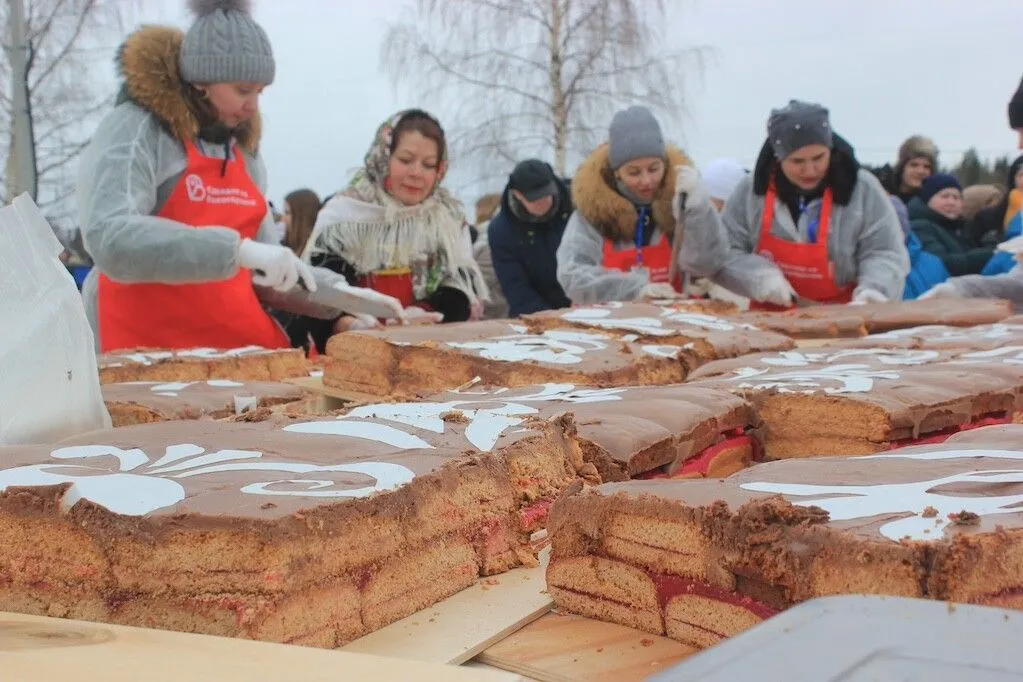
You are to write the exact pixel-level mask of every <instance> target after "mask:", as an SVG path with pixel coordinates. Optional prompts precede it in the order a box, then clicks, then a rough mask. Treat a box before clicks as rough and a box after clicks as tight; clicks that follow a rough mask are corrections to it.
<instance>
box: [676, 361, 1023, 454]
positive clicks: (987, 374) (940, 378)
mask: <svg viewBox="0 0 1023 682" xmlns="http://www.w3.org/2000/svg"><path fill="white" fill-rule="evenodd" d="M999 353H1001V354H1002V355H997V354H999ZM988 355H990V357H988ZM1021 362H1023V352H1021V354H1020V357H1017V355H1016V354H1015V353H1014V351H1012V350H1006V349H997V350H995V351H982V352H980V353H979V354H968V355H958V356H956V355H949V354H945V353H941V352H939V351H927V350H920V351H916V350H914V351H903V350H892V349H845V350H841V351H831V350H829V349H814V350H813V352H809V351H807V352H798V351H797V352H791V353H783V354H778V355H775V356H762V355H757V356H748V357H744V358H738V359H736V360H729V361H718V362H714V363H710V364H708V365H705V366H704V367H702V368H700V369H699V370H697V374H698V375H700V376H704V377H706V378H703V379H699V378H698V379H697V380H696V381H694V382H693V383H694V384H696V385H700V386H711V387H714V388H724V389H727V390H731V391H732V392H734V393H736V394H738V395H742V396H744V397H746V398H748V399H750V400H752V401H753V402H754V403H755V404H756V403H758V402H759V401H761V400H763V399H764V398H766V397H769V396H775V395H801V396H816V397H820V398H822V399H828V400H835V399H842V400H853V401H858V402H865V403H869V404H872V405H876V406H877V407H879V408H880V409H882V410H884V411H885V412H886V413H887V414H888V419H889V421H890V423H891V427H892V428H893V430H894V429H900V430H905V431H907V432H908V433H909V434H910V435H911V436H912V437H918V436H919V434H920V425H921V424H922V423H923V421H924V419H926V418H927V417H928V416H929V415H931V414H932V413H934V411H935V410H942V411H946V412H954V413H956V414H957V415H958V417H959V422H958V423H966V422H968V421H970V420H971V419H972V418H973V417H974V416H975V412H976V409H975V406H976V405H975V404H976V403H977V400H978V398H979V397H981V396H983V397H984V404H985V405H986V406H987V407H986V409H987V410H994V411H1002V410H1004V411H1018V410H1019V409H1020V408H1021V407H1023V374H1021V373H1020V371H1019V367H1020V363H1021ZM708 375H709V376H708ZM992 396H997V397H992Z"/></svg>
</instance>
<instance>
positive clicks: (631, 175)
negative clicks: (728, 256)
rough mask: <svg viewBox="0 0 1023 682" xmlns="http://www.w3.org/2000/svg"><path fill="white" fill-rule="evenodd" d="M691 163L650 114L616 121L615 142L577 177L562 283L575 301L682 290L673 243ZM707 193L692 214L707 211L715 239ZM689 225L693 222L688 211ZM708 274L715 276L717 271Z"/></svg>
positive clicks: (640, 111)
mask: <svg viewBox="0 0 1023 682" xmlns="http://www.w3.org/2000/svg"><path fill="white" fill-rule="evenodd" d="M688 165H689V161H688V160H687V159H686V157H685V156H684V155H683V153H682V152H681V151H680V150H679V149H677V148H675V147H673V146H671V145H666V144H665V143H664V139H663V137H662V135H661V129H660V125H659V124H658V123H657V119H655V118H654V116H653V114H652V113H650V110H649V109H647V108H645V107H640V106H635V107H631V108H629V109H626V110H624V111H620V112H618V113H617V114H616V115H615V116H614V119H613V120H612V122H611V127H610V129H609V131H608V143H607V144H605V145H602V146H600V147H598V148H597V149H596V151H594V152H593V153H592V154H590V156H589V157H588V158H587V159H586V160H585V161H584V162H583V163H582V165H581V166H580V168H579V171H578V172H577V173H576V176H575V177H574V178H573V179H572V198H573V200H574V202H575V209H576V210H575V213H573V215H572V218H571V219H570V220H569V223H568V225H567V227H566V228H565V233H564V236H563V237H562V240H561V245H560V247H559V248H558V280H559V282H560V283H561V285H562V287H563V288H564V290H565V293H566V294H567V295H568V296H569V298H571V299H572V302H573V303H577V304H586V303H601V302H606V301H630V300H633V299H637V298H644V297H652V298H660V297H671V296H675V295H676V294H677V293H679V292H681V291H682V278H681V273H680V271H679V267H678V249H673V240H674V238H675V236H676V235H678V237H679V238H681V229H680V226H679V224H678V219H677V215H676V208H677V202H678V197H677V191H676V190H677V188H676V185H677V184H678V183H677V180H678V178H677V175H678V174H679V169H680V168H684V167H686V166H688ZM690 189H692V188H690ZM702 194H703V195H704V196H703V197H702V198H701V199H698V200H694V201H691V202H690V203H691V204H692V206H691V208H695V209H697V210H699V211H702V212H703V213H702V218H703V219H704V220H707V221H710V223H711V224H712V228H713V229H712V232H713V233H714V234H715V235H716V234H717V233H719V232H720V226H719V225H718V223H717V217H716V215H715V214H714V209H713V206H712V205H711V204H710V201H709V199H708V198H707V197H706V196H705V195H706V193H705V192H703V193H702ZM692 198H694V199H695V195H694V197H692ZM686 222H687V224H691V221H690V217H689V214H688V213H687V215H686ZM675 246H680V244H677V245H675ZM705 269H706V270H707V271H708V274H709V273H713V272H715V271H716V270H717V269H718V268H717V267H716V264H714V265H712V266H711V267H708V268H705Z"/></svg>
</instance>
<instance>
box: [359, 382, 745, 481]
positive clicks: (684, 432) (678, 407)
mask: <svg viewBox="0 0 1023 682" xmlns="http://www.w3.org/2000/svg"><path fill="white" fill-rule="evenodd" d="M428 400H430V401H437V402H445V403H447V402H458V404H459V406H460V408H459V409H463V410H487V411H491V412H499V413H502V414H506V415H509V416H512V415H521V414H536V416H538V417H541V418H544V419H550V418H554V417H556V416H557V415H559V414H562V413H566V412H567V413H569V414H571V415H572V421H573V423H574V425H575V428H576V431H577V435H578V437H579V438H580V439H582V440H584V441H587V442H590V443H593V444H594V445H596V446H597V447H599V448H601V449H602V450H603V451H604V452H606V453H607V454H608V455H609V456H610V457H611V458H612V459H613V460H615V461H617V462H619V463H622V464H623V465H625V467H626V468H630V467H629V463H630V462H631V461H632V460H633V458H634V457H635V456H636V455H637V454H639V453H641V452H642V451H643V450H644V449H645V448H648V447H650V446H651V445H654V444H655V443H659V442H661V441H665V440H669V441H674V447H675V448H676V451H677V452H676V456H677V457H678V458H679V459H680V460H685V459H688V458H689V457H691V456H693V455H695V454H696V453H697V452H698V451H699V450H702V449H703V448H705V447H708V446H709V445H711V444H712V443H713V441H714V440H715V439H717V438H718V437H719V436H720V435H721V434H722V433H723V432H726V431H730V430H732V429H736V428H745V427H755V426H756V424H757V417H756V414H755V412H754V410H753V406H752V405H751V404H750V403H748V402H747V401H746V400H744V399H743V398H740V397H738V396H735V395H732V394H730V393H728V392H727V391H723V390H719V389H713V388H707V387H702V386H690V385H688V384H683V385H680V386H641V387H622V388H587V387H580V386H573V385H571V384H545V385H541V386H529V387H524V388H513V389H509V388H495V387H487V386H470V387H466V388H463V389H460V390H457V391H448V392H445V393H441V394H439V395H434V396H431V397H430V398H428ZM359 409H368V410H372V411H376V412H377V413H381V412H386V411H387V410H390V409H395V408H394V407H392V406H388V405H382V406H377V407H373V408H359ZM398 409H405V408H404V407H401V408H398ZM534 411H535V412H534ZM665 463H667V462H659V463H657V465H658V466H659V465H660V464H665ZM632 473H633V474H635V473H640V471H632Z"/></svg>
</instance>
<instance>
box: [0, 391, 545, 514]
mask: <svg viewBox="0 0 1023 682" xmlns="http://www.w3.org/2000/svg"><path fill="white" fill-rule="evenodd" d="M457 408H458V405H457V404H443V403H420V404H417V405H415V406H412V407H410V408H408V409H400V408H395V409H391V410H390V411H388V412H387V413H386V414H381V415H379V416H374V415H372V414H371V412H372V411H367V410H362V409H356V410H352V411H351V412H350V413H349V414H347V415H344V416H341V417H338V418H333V419H308V420H299V419H290V418H287V417H284V416H280V415H275V416H273V417H271V418H270V419H267V420H265V421H262V422H256V423H223V422H194V421H193V422H162V423H157V424H147V425H141V426H131V427H124V428H117V429H112V430H108V431H99V432H94V433H91V434H87V435H85V436H82V437H78V438H72V439H69V440H67V441H63V442H61V443H59V444H57V445H54V446H32V447H20V446H19V447H15V446H9V447H5V448H0V462H3V463H4V464H3V465H2V468H0V490H3V491H6V492H5V493H4V494H2V495H0V506H3V507H6V508H8V509H10V505H12V504H15V505H16V504H17V499H18V498H19V495H18V492H17V490H18V489H19V488H35V489H37V490H38V489H42V488H47V487H49V489H50V490H51V494H52V491H53V490H55V489H54V488H53V487H54V486H67V489H66V491H65V492H64V493H63V495H62V499H61V504H62V506H63V507H64V509H65V511H67V509H69V508H71V507H72V506H73V505H75V503H76V502H78V501H79V500H86V501H87V502H88V505H87V506H91V507H93V508H100V509H103V510H107V511H106V512H101V514H100V515H101V516H103V515H105V516H108V517H109V516H111V514H110V513H108V512H112V513H113V515H114V516H115V517H119V518H120V519H121V521H124V522H125V523H128V524H129V525H130V523H131V521H130V519H131V518H133V517H134V518H136V519H140V518H146V519H150V520H157V521H160V522H162V523H164V524H165V525H166V524H172V525H178V526H185V525H188V523H198V524H203V523H205V524H210V525H217V524H220V525H231V524H235V523H237V522H239V521H241V522H245V521H253V522H261V521H273V520H277V519H282V518H284V517H292V519H291V520H295V519H296V518H297V517H298V515H299V513H304V512H309V510H313V509H315V508H318V507H319V508H322V507H338V506H343V505H352V506H354V507H359V506H360V505H363V503H365V504H364V505H363V506H362V507H361V508H364V509H374V508H376V507H379V506H380V505H384V506H386V504H387V502H386V496H377V493H382V492H387V491H391V490H395V489H399V488H402V487H403V486H405V485H406V484H408V483H410V482H411V481H412V480H413V479H414V478H416V477H418V476H422V475H425V474H431V473H437V474H438V476H440V478H439V479H438V480H440V481H441V484H442V485H443V481H444V480H446V478H445V477H446V476H448V475H450V477H451V479H452V481H449V482H453V477H454V476H455V475H456V473H457V472H456V471H455V470H456V469H457V467H458V466H482V467H487V466H495V464H494V462H495V461H496V460H495V459H493V458H490V459H487V458H484V459H483V460H481V459H480V458H478V457H475V456H474V453H477V454H479V453H499V452H500V451H501V450H502V449H503V448H506V447H509V446H511V445H513V444H515V443H516V442H518V441H520V440H521V439H523V438H527V437H530V436H534V435H542V434H552V435H553V436H554V437H555V438H558V439H560V438H561V436H560V435H559V434H560V433H561V428H562V427H561V424H560V423H557V422H552V423H546V422H541V421H538V420H532V419H530V418H529V415H516V416H514V417H507V416H504V415H501V414H496V413H487V412H478V413H457V412H456V413H453V412H452V411H453V410H457ZM20 497H24V496H20ZM72 511H74V510H72ZM186 518H187V519H189V521H188V523H186V521H184V520H183V519H186Z"/></svg>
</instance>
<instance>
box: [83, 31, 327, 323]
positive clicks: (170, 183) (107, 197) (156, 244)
mask: <svg viewBox="0 0 1023 682" xmlns="http://www.w3.org/2000/svg"><path fill="white" fill-rule="evenodd" d="M183 39H184V33H182V32H181V31H180V30H178V29H175V28H167V27H159V26H149V27H144V28H141V29H139V30H137V31H135V32H134V33H133V34H132V35H131V36H129V37H128V39H127V40H126V41H125V42H124V44H123V45H122V46H121V48H120V50H119V52H118V59H117V63H118V67H119V71H120V75H121V78H122V80H123V84H122V87H121V92H120V95H119V96H118V99H117V104H116V106H115V107H114V109H113V111H111V112H110V113H109V114H107V116H106V117H105V118H104V119H103V121H102V122H100V124H99V127H98V129H97V130H96V133H95V134H94V135H93V137H92V140H91V141H90V143H89V145H88V146H87V147H86V149H85V150H84V152H83V153H82V158H81V161H80V163H79V177H78V187H77V202H78V221H79V225H80V228H81V231H82V240H83V243H84V245H85V248H86V250H87V251H88V252H89V255H90V256H91V257H92V259H93V261H94V263H95V267H94V268H93V270H92V272H91V273H90V274H89V278H88V279H87V280H86V283H85V286H84V287H83V295H84V297H85V304H86V312H87V313H88V316H89V320H90V323H91V324H92V327H93V330H94V332H97V333H96V334H95V335H96V338H97V339H98V338H99V334H98V331H97V314H96V313H97V310H96V305H97V304H96V298H97V293H98V276H97V275H98V273H103V274H105V275H107V276H108V277H110V278H111V279H112V280H115V281H118V282H126V283H134V282H159V283H165V284H185V283H198V282H210V281H217V280H224V279H228V278H230V277H232V276H234V274H235V273H237V271H238V267H239V264H238V248H239V246H240V244H241V237H240V235H239V234H238V232H236V231H235V230H232V229H230V228H226V227H205V226H204V229H201V230H196V229H194V227H191V226H188V225H184V224H182V223H179V222H176V221H173V220H167V219H164V218H159V217H157V216H156V214H157V213H158V212H159V211H160V209H161V207H162V206H163V204H164V203H165V202H166V201H167V199H168V198H169V197H170V195H171V193H172V192H173V190H174V188H175V186H176V185H177V184H178V180H179V179H180V178H181V175H182V173H183V172H184V170H185V166H186V163H187V156H186V153H185V146H184V143H185V142H186V141H188V140H192V141H195V142H196V146H197V147H198V149H199V151H200V152H201V153H203V154H205V155H207V156H209V157H212V158H219V159H223V158H225V155H226V154H227V153H229V150H230V149H231V147H232V144H231V143H232V142H235V143H237V146H238V148H239V149H240V150H241V154H242V157H243V160H244V161H245V168H246V171H247V172H248V173H249V176H250V177H251V178H252V180H253V182H254V183H255V184H256V186H257V187H258V188H259V190H260V191H261V192H264V193H265V192H266V168H265V167H264V165H263V160H262V158H261V157H260V155H259V139H260V124H259V120H258V118H257V119H256V120H254V121H253V122H251V123H250V124H247V125H245V126H243V127H241V128H240V129H238V130H235V131H232V132H233V133H234V135H235V137H234V138H230V136H229V134H228V131H226V130H224V129H223V128H222V127H219V128H218V126H216V125H206V126H204V125H203V123H202V122H201V121H200V120H199V118H198V116H197V115H196V114H195V113H194V111H195V107H194V106H192V105H190V103H189V101H188V98H187V95H186V94H185V93H186V92H187V90H186V88H187V86H186V85H185V84H184V83H183V82H182V80H181V77H180V75H179V74H178V54H179V52H180V49H181V43H182V41H183ZM257 240H258V241H260V242H265V243H267V244H276V243H277V234H276V229H275V226H274V221H273V216H272V215H271V213H270V211H269V207H268V210H267V214H266V217H265V218H264V219H263V223H262V225H261V227H260V230H259V234H258V236H257ZM315 274H316V278H317V282H318V284H320V287H321V288H324V287H327V288H329V285H330V284H331V283H333V282H334V281H337V280H338V279H340V278H338V277H337V276H336V275H334V274H333V273H329V272H325V271H317V272H316V273H315ZM257 293H258V294H259V295H260V299H261V300H262V301H263V303H264V304H266V305H268V306H272V307H275V308H279V309H282V310H288V311H291V312H296V313H301V314H305V315H311V316H315V317H321V318H327V317H334V316H337V314H338V312H339V311H337V310H334V309H333V308H330V307H328V306H324V305H320V304H317V303H316V302H315V297H316V294H307V293H305V292H304V291H302V290H300V289H296V290H295V291H294V292H288V293H278V292H274V291H273V290H271V289H264V288H261V287H257ZM225 314H230V313H229V311H225Z"/></svg>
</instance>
